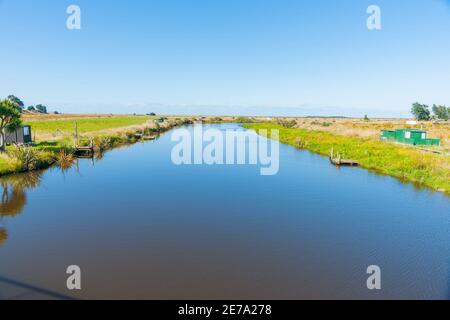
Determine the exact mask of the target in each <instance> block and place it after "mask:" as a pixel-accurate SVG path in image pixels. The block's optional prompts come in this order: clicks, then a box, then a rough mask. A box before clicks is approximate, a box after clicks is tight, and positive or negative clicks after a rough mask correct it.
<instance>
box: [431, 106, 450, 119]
mask: <svg viewBox="0 0 450 320" xmlns="http://www.w3.org/2000/svg"><path fill="white" fill-rule="evenodd" d="M449 111H450V108H447V107H446V106H437V105H435V104H434V105H433V113H434V115H435V116H436V117H437V118H438V119H441V120H448V119H449V117H450V113H449Z"/></svg>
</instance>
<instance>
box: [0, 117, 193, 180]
mask: <svg viewBox="0 0 450 320" xmlns="http://www.w3.org/2000/svg"><path fill="white" fill-rule="evenodd" d="M91 120H96V121H95V124H94V125H95V128H96V130H91V129H93V128H94V126H90V127H89V126H87V124H89V123H92V121H91ZM105 120H106V121H105ZM135 120H139V119H137V118H136V117H130V118H129V119H127V118H123V117H122V118H120V119H117V118H115V119H108V118H107V119H81V121H79V120H78V119H77V120H76V121H77V122H78V123H82V124H83V125H84V128H85V129H84V130H83V131H82V132H81V133H83V132H85V133H86V132H89V134H84V135H81V136H80V138H79V140H78V144H79V145H80V146H87V145H89V144H90V142H91V141H92V142H93V143H94V151H95V152H96V153H97V154H99V155H100V154H101V153H102V152H103V151H105V150H109V149H112V148H114V147H118V146H120V145H125V144H131V143H135V142H138V141H140V140H141V139H142V138H143V137H148V136H156V135H158V134H161V133H163V132H165V131H168V130H170V129H172V128H173V127H176V126H179V125H183V124H186V123H188V120H186V119H178V120H173V121H170V122H168V123H167V124H166V125H165V126H159V125H156V126H153V127H148V126H141V127H137V128H126V127H127V126H129V125H133V123H134V124H142V123H144V122H146V121H147V120H148V119H144V120H143V118H142V117H141V118H140V120H139V122H136V121H135ZM70 121H72V122H70ZM74 121H75V120H50V121H42V122H43V123H44V125H42V124H41V125H42V126H41V128H45V129H46V130H48V128H49V126H48V123H51V124H52V126H54V128H56V129H55V130H60V131H62V130H64V128H67V130H69V129H68V128H69V127H70V128H71V129H72V130H73V126H72V123H73V122H74ZM124 121H125V122H124ZM38 123H39V122H33V128H35V127H36V124H38ZM69 123H70V125H69ZM39 124H40V123H39ZM119 124H120V125H119ZM124 126H125V127H124ZM121 127H124V130H121V131H118V132H108V131H100V130H103V129H111V128H121ZM52 128H53V127H52ZM51 130H52V129H51ZM73 153H74V139H73V137H72V136H70V135H64V136H63V137H62V138H60V139H57V140H52V141H45V140H41V141H36V142H35V143H33V145H32V146H29V147H25V146H22V147H15V146H8V147H7V150H6V152H5V153H1V154H0V176H4V175H7V174H13V173H19V172H26V171H33V170H39V169H44V168H47V167H49V166H51V165H53V164H54V163H59V162H60V161H66V160H67V159H74V156H73Z"/></svg>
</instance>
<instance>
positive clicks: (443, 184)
mask: <svg viewBox="0 0 450 320" xmlns="http://www.w3.org/2000/svg"><path fill="white" fill-rule="evenodd" d="M244 127H245V128H247V129H253V130H256V131H258V130H260V129H266V130H271V129H278V130H279V133H280V138H279V139H280V142H282V143H285V144H289V145H292V146H294V147H297V148H301V149H307V150H310V151H312V152H315V153H318V154H321V155H324V156H328V155H329V154H330V151H331V149H334V151H335V152H336V153H337V152H339V153H340V154H341V155H342V157H343V158H351V159H354V160H357V161H358V162H359V163H360V165H361V167H363V168H366V169H370V170H374V171H376V172H378V173H381V174H386V175H390V176H393V177H396V178H399V179H401V180H403V181H409V182H414V183H417V184H419V185H421V186H426V187H429V188H432V189H434V190H439V191H442V192H446V193H450V157H448V156H444V155H438V154H433V153H429V152H425V151H421V150H418V149H414V148H411V147H406V146H402V145H398V144H392V143H388V142H382V141H377V140H374V139H363V138H357V137H350V136H341V135H334V134H331V133H328V132H321V131H310V130H305V129H298V128H285V127H283V126H280V125H277V124H272V123H263V124H245V125H244ZM269 134H270V131H269Z"/></svg>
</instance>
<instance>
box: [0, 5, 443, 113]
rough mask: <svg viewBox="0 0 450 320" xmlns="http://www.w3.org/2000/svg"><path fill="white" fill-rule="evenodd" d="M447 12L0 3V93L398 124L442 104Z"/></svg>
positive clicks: (64, 107)
mask: <svg viewBox="0 0 450 320" xmlns="http://www.w3.org/2000/svg"><path fill="white" fill-rule="evenodd" d="M71 4H76V5H78V6H79V7H80V10H81V29H80V30H69V29H68V28H67V27H66V20H67V18H68V17H69V14H67V12H66V10H67V8H68V6H69V5H71ZM372 4H376V5H378V6H379V7H380V9H381V26H382V28H381V30H369V29H368V28H367V25H366V21H367V18H368V17H369V14H368V13H367V8H368V6H370V5H372ZM449 18H450V2H449V1H447V0H432V1H430V0H417V1H414V2H413V3H410V2H408V1H388V0H377V1H372V0H371V1H368V0H348V1H344V2H335V1H327V0H317V1H306V0H303V1H302V0H284V1H276V0H267V1H264V2H262V1H257V0H229V1H207V0H195V1H189V2H186V1H182V0H170V1H167V0H166V1H163V0H153V1H144V0H134V1H126V2H125V1H113V2H111V1H105V0H98V1H95V2H93V1H87V0H78V1H75V2H73V1H65V0H63V1H58V2H56V1H51V0H42V1H40V2H39V3H37V2H35V1H32V0H21V1H17V0H14V1H12V0H0V35H1V37H2V40H3V43H5V44H7V47H5V48H6V49H5V50H1V51H0V60H1V61H2V62H3V65H2V77H0V97H1V98H4V97H6V96H8V95H10V94H14V95H16V96H18V97H19V98H21V99H22V100H23V101H24V103H25V105H26V106H28V105H36V104H44V105H46V106H48V109H49V110H50V111H55V110H56V111H59V112H62V113H128V114H131V113H149V112H155V113H158V114H199V115H200V114H208V115H227V114H230V115H249V116H251V115H267V116H270V115H272V116H294V115H295V116H312V115H317V116H348V117H363V116H364V115H366V114H367V115H368V116H369V117H405V118H406V117H410V109H411V104H412V103H414V102H416V101H418V102H420V103H425V104H429V105H433V104H446V105H449V104H450V90H448V88H447V87H448V84H449V83H450V59H448V52H450V41H448V35H449V34H450V19H449Z"/></svg>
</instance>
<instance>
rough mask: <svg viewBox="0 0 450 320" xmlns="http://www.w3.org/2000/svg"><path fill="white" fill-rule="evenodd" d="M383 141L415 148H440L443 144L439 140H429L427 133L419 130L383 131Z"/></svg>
mask: <svg viewBox="0 0 450 320" xmlns="http://www.w3.org/2000/svg"><path fill="white" fill-rule="evenodd" d="M381 140H387V141H395V142H399V143H406V144H411V145H414V146H439V145H440V144H441V141H440V140H439V139H429V138H428V134H427V132H426V131H424V130H418V129H397V130H383V131H381Z"/></svg>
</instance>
